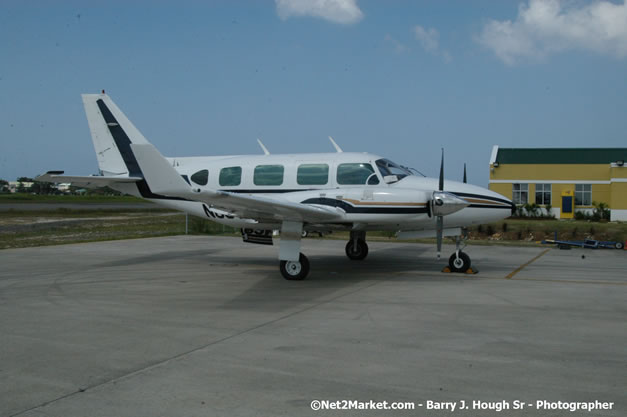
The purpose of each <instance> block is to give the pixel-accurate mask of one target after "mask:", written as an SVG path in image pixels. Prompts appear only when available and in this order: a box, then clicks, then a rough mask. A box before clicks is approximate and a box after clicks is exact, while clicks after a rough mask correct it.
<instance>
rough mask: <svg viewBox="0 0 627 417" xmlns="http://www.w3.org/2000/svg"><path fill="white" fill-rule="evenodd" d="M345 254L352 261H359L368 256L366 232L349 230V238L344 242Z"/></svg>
mask: <svg viewBox="0 0 627 417" xmlns="http://www.w3.org/2000/svg"><path fill="white" fill-rule="evenodd" d="M346 256H348V259H350V260H352V261H361V260H362V259H365V258H366V256H368V244H367V243H366V232H354V231H353V232H351V237H350V240H349V241H348V243H347V244H346Z"/></svg>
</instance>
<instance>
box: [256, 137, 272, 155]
mask: <svg viewBox="0 0 627 417" xmlns="http://www.w3.org/2000/svg"><path fill="white" fill-rule="evenodd" d="M257 143H258V144H259V146H261V149H262V150H263V153H264V154H265V155H270V151H269V150H268V148H266V147H265V146H264V144H263V142H262V141H261V139H259V138H257Z"/></svg>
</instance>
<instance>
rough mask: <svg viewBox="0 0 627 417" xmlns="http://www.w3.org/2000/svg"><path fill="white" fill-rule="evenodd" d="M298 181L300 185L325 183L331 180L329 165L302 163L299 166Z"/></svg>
mask: <svg viewBox="0 0 627 417" xmlns="http://www.w3.org/2000/svg"><path fill="white" fill-rule="evenodd" d="M296 182H297V183H298V184H300V185H324V184H326V183H328V182H329V166H328V165H327V164H302V165H300V166H299V167H298V172H297V174H296Z"/></svg>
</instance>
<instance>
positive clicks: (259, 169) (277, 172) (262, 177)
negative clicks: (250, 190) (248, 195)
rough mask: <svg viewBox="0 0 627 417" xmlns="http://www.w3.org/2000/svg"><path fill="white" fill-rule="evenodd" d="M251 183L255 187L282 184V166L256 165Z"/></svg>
mask: <svg viewBox="0 0 627 417" xmlns="http://www.w3.org/2000/svg"><path fill="white" fill-rule="evenodd" d="M253 183H254V184H255V185H281V184H283V165H257V166H256V167H255V174H254V176H253Z"/></svg>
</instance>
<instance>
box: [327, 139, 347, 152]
mask: <svg viewBox="0 0 627 417" xmlns="http://www.w3.org/2000/svg"><path fill="white" fill-rule="evenodd" d="M329 140H330V141H331V144H332V145H333V147H334V148H335V150H336V151H337V153H341V152H344V151H343V150H342V148H340V145H338V144H337V143H335V141H334V140H333V138H332V137H331V136H329Z"/></svg>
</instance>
